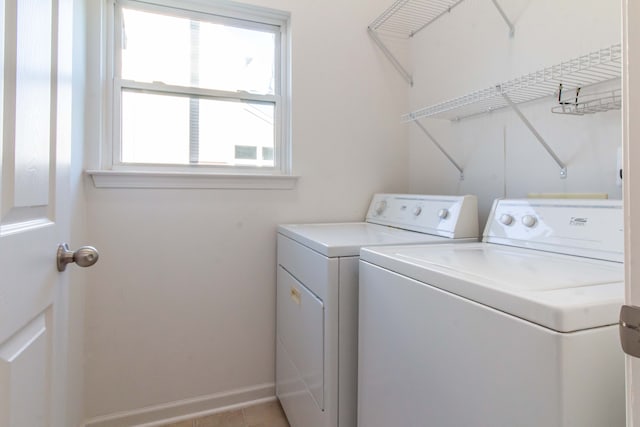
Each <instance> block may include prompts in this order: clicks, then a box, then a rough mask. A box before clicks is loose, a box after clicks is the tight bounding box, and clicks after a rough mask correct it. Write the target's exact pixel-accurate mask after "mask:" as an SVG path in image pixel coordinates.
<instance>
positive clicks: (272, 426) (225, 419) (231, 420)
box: [163, 400, 289, 427]
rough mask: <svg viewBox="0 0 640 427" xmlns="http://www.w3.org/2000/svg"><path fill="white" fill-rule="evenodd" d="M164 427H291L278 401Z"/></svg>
mask: <svg viewBox="0 0 640 427" xmlns="http://www.w3.org/2000/svg"><path fill="white" fill-rule="evenodd" d="M163 427H289V423H288V422H287V418H286V417H285V415H284V412H283V411H282V407H281V406H280V403H279V402H278V401H277V400H276V401H273V402H267V403H262V404H259V405H254V406H248V407H246V408H242V409H235V410H232V411H227V412H220V413H218V414H213V415H208V416H206V417H201V418H196V419H193V420H186V421H180V422H179V423H174V424H167V425H165V426H163Z"/></svg>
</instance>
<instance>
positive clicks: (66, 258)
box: [56, 243, 99, 271]
mask: <svg viewBox="0 0 640 427" xmlns="http://www.w3.org/2000/svg"><path fill="white" fill-rule="evenodd" d="M98 256H99V255H98V251H97V249H96V248H94V247H93V246H83V247H81V248H78V250H77V251H75V252H74V251H72V250H69V245H67V244H66V243H60V244H59V245H58V254H57V257H56V259H57V263H58V271H64V270H65V269H66V268H67V264H71V263H72V262H75V263H76V264H78V265H79V266H80V267H91V266H92V265H93V264H95V263H96V262H98Z"/></svg>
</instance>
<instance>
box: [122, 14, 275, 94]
mask: <svg viewBox="0 0 640 427" xmlns="http://www.w3.org/2000/svg"><path fill="white" fill-rule="evenodd" d="M122 15H123V22H124V23H123V26H124V28H123V43H122V56H121V57H122V71H121V72H122V78H123V79H125V80H136V81H140V82H162V83H165V84H171V85H178V86H193V87H201V88H206V89H217V90H225V91H230V92H235V91H245V92H250V93H259V94H274V93H275V88H274V85H275V83H274V73H275V57H276V37H275V32H268V31H259V30H253V29H252V30H249V29H245V28H239V27H233V26H230V25H222V24H213V23H211V22H206V21H194V20H190V19H187V18H181V17H175V16H167V15H161V14H157V13H149V12H142V11H138V10H134V9H126V8H123V9H122Z"/></svg>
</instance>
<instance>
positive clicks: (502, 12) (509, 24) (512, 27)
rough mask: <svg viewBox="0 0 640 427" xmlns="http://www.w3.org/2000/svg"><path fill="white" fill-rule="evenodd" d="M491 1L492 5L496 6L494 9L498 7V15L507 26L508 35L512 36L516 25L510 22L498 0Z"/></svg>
mask: <svg viewBox="0 0 640 427" xmlns="http://www.w3.org/2000/svg"><path fill="white" fill-rule="evenodd" d="M491 1H492V2H493V5H494V6H495V7H496V9H498V12H499V13H500V16H502V19H504V22H505V23H506V24H507V26H508V27H509V37H513V35H514V34H515V32H516V27H515V26H514V25H513V22H511V20H510V19H509V17H508V16H507V14H506V13H505V12H504V10H503V9H502V7H501V6H500V3H498V0H491Z"/></svg>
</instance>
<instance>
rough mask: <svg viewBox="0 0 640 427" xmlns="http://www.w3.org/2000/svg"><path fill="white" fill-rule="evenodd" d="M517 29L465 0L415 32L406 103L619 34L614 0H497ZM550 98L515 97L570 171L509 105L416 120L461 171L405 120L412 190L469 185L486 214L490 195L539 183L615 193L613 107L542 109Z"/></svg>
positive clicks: (460, 89)
mask: <svg viewBox="0 0 640 427" xmlns="http://www.w3.org/2000/svg"><path fill="white" fill-rule="evenodd" d="M498 3H499V4H501V5H502V6H503V8H504V10H505V12H506V14H507V15H508V16H509V17H510V19H511V20H512V21H514V23H515V35H514V37H512V38H510V37H509V35H508V28H507V26H506V24H505V23H504V21H503V20H502V18H501V17H500V15H499V13H498V11H497V10H496V9H495V7H494V6H493V3H492V2H491V1H489V0H468V1H466V2H463V3H462V4H461V5H460V6H458V7H456V8H455V9H454V10H453V11H452V12H451V13H450V14H447V15H445V16H444V17H443V18H442V19H440V20H439V21H437V22H436V23H434V24H432V25H431V26H430V27H428V28H427V29H425V30H424V31H423V32H421V33H419V34H418V36H416V37H415V40H414V41H413V45H412V52H413V53H414V56H413V58H412V59H413V71H414V81H415V84H414V87H413V88H412V89H411V91H410V98H411V99H410V103H411V110H415V109H418V108H421V107H424V106H427V105H431V104H434V103H437V102H441V101H445V100H448V99H452V98H455V97H458V96H462V95H465V94H467V93H469V92H472V91H475V90H479V89H485V88H487V87H490V86H492V85H494V84H496V83H499V82H502V81H506V80H510V79H512V78H516V77H519V76H521V75H524V74H528V73H530V72H534V71H537V70H539V69H541V68H543V67H547V66H551V65H554V64H556V63H559V62H562V61H565V60H568V59H571V58H574V57H577V56H580V55H583V54H586V53H589V52H591V51H594V50H597V49H601V48H605V47H608V46H610V45H613V44H616V43H620V41H621V29H620V28H621V23H620V21H621V11H620V2H618V1H611V0H561V1H558V0H509V1H504V0H499V1H498ZM553 105H554V100H553V99H551V98H548V99H546V100H544V101H540V102H536V103H533V104H531V105H527V106H523V107H522V111H523V113H524V114H525V116H527V117H528V118H529V120H530V121H531V122H532V123H533V124H534V126H535V127H536V128H537V130H538V131H539V132H540V134H541V135H542V136H543V137H544V138H545V139H546V140H547V143H548V144H549V145H550V146H551V147H552V148H553V149H554V150H555V151H556V153H557V154H558V156H559V157H560V159H562V160H563V161H564V162H565V163H566V164H567V165H568V177H567V178H566V179H560V175H559V167H558V166H557V164H556V163H555V162H554V161H553V159H552V158H551V157H549V155H548V154H547V153H546V151H544V149H543V148H542V146H541V145H539V143H538V142H537V140H536V139H535V138H534V136H533V135H532V134H531V133H530V132H529V130H528V129H527V128H526V127H525V126H524V124H523V123H522V122H521V121H520V120H519V119H518V118H517V116H516V115H515V113H513V112H512V111H510V110H501V111H498V112H494V113H491V114H485V115H482V116H479V117H474V118H470V119H466V120H462V121H460V122H448V121H443V120H434V119H427V120H424V121H423V123H424V125H425V127H426V128H428V129H429V130H430V131H431V132H432V133H433V134H434V136H436V138H438V139H440V140H441V143H442V145H444V146H445V147H446V148H447V150H449V151H450V153H451V154H452V156H453V157H454V158H455V159H456V161H457V162H458V163H459V164H461V165H462V167H463V169H464V170H465V179H464V180H463V181H460V180H459V174H458V172H457V170H456V169H455V168H454V167H453V166H452V165H451V164H450V163H448V161H447V160H446V159H445V158H444V157H443V156H442V154H441V153H440V152H438V151H437V149H436V148H435V147H434V146H433V145H432V144H431V142H430V141H429V140H427V139H426V138H425V136H424V134H423V133H422V132H421V131H420V130H419V129H418V128H417V126H415V125H413V124H411V125H410V153H411V156H410V189H411V191H413V192H418V193H444V194H447V193H452V194H458V193H460V194H464V193H471V194H477V195H478V197H479V205H480V219H481V221H482V222H484V221H485V220H486V217H487V215H488V211H489V209H490V207H491V202H492V200H493V199H494V198H496V197H525V196H526V195H527V194H528V193H541V192H546V193H549V192H554V193H562V192H580V193H584V192H601V193H608V195H609V197H610V198H621V188H619V187H617V186H616V184H615V171H616V152H617V148H618V147H619V146H620V145H621V141H622V133H621V115H620V112H619V111H613V112H606V113H600V114H597V115H591V116H584V117H576V116H566V115H557V114H552V113H551V112H550V109H551V107H552V106H553Z"/></svg>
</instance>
